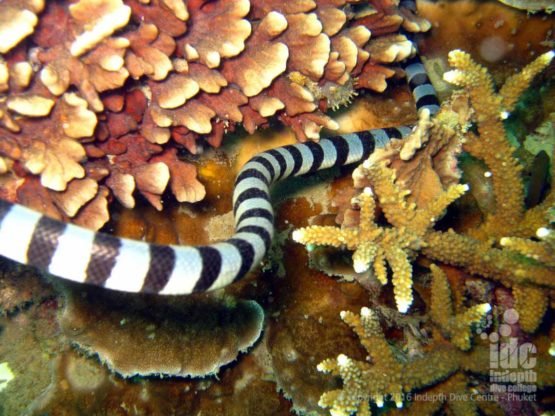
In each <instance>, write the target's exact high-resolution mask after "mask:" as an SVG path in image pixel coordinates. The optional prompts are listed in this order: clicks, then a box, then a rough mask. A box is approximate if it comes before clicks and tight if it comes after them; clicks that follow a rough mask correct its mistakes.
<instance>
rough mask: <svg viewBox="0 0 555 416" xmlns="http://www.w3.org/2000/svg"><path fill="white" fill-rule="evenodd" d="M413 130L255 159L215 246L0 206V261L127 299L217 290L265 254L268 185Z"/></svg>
mask: <svg viewBox="0 0 555 416" xmlns="http://www.w3.org/2000/svg"><path fill="white" fill-rule="evenodd" d="M403 67H404V69H405V71H406V74H407V80H408V83H409V86H410V89H411V91H412V94H413V96H414V99H415V102H416V107H417V110H420V109H422V108H427V109H428V110H429V111H430V112H431V113H435V112H436V111H437V109H438V100H437V97H436V94H435V91H434V89H433V87H432V86H431V84H430V82H429V79H428V77H427V75H426V72H425V70H424V67H423V65H422V63H421V62H420V60H419V59H418V57H416V58H413V59H412V60H410V61H408V62H405V63H404V64H403ZM410 131H411V127H410V126H403V127H396V128H385V129H373V130H369V131H364V132H360V133H351V134H344V135H339V136H335V137H330V138H326V139H321V140H320V141H319V142H317V143H316V142H308V143H302V144H295V145H288V146H283V147H278V148H275V149H271V150H268V151H265V152H262V153H259V154H257V155H256V156H254V157H253V158H252V159H250V160H249V161H248V162H247V163H246V164H245V165H244V166H243V168H242V169H241V171H240V172H239V174H238V176H237V178H236V181H235V188H234V192H233V210H234V216H235V233H234V235H233V236H232V237H231V238H229V239H228V240H225V241H223V242H219V243H216V244H210V245H204V246H180V245H158V244H152V243H148V242H144V241H136V240H129V239H125V238H119V237H116V236H113V235H109V234H105V233H102V232H94V231H92V230H88V229H85V228H82V227H79V226H76V225H72V224H66V223H63V222H61V221H57V220H54V219H51V218H49V217H47V216H45V215H42V214H41V213H39V212H36V211H33V210H31V209H29V208H26V207H24V206H22V205H18V204H15V203H11V202H7V201H3V200H0V255H2V256H5V257H7V258H10V259H12V260H14V261H16V262H19V263H23V264H28V265H31V266H35V267H37V268H39V269H41V270H44V271H47V272H48V273H50V274H52V275H55V276H58V277H61V278H65V279H69V280H72V281H75V282H80V283H87V284H92V285H96V286H102V287H105V288H109V289H114V290H120V291H125V292H145V293H158V294H161V295H177V294H188V293H193V292H202V291H209V290H214V289H218V288H221V287H224V286H227V285H229V284H231V283H233V282H235V281H236V280H238V279H240V278H241V277H243V276H245V275H246V274H247V273H248V272H249V271H250V270H252V269H254V268H256V267H257V265H258V264H259V263H260V261H261V260H262V258H263V257H264V256H265V254H266V253H267V251H268V249H269V248H270V245H271V242H272V237H273V234H274V225H273V220H274V214H273V209H272V204H271V201H270V187H271V185H272V184H274V183H275V182H277V181H282V180H284V179H286V178H289V177H291V176H299V175H306V174H310V173H313V172H316V171H319V170H322V169H328V168H332V167H337V166H344V165H348V164H352V163H356V162H360V161H363V160H365V159H366V158H368V156H369V155H370V154H371V153H372V152H373V151H374V149H375V148H376V147H377V146H380V145H383V144H384V143H386V142H387V141H389V140H390V139H391V138H400V137H404V136H405V135H407V134H408V133H410Z"/></svg>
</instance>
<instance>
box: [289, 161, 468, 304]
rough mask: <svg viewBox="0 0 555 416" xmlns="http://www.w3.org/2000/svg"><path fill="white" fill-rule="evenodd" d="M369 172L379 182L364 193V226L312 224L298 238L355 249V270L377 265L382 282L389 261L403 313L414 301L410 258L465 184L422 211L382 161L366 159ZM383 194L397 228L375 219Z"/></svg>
mask: <svg viewBox="0 0 555 416" xmlns="http://www.w3.org/2000/svg"><path fill="white" fill-rule="evenodd" d="M361 169H362V170H363V173H359V174H362V175H365V176H367V177H368V178H369V179H370V181H371V182H372V184H373V187H374V188H373V190H372V189H370V188H366V189H365V190H364V192H363V193H362V194H361V195H360V196H359V201H358V205H359V206H360V219H359V226H358V227H343V228H341V229H339V228H337V227H329V226H328V227H324V226H311V227H307V228H301V229H298V230H295V231H294V233H293V239H294V240H295V241H297V242H299V243H302V244H316V245H329V246H332V247H345V248H347V249H349V250H354V253H353V268H354V269H355V272H357V273H363V272H365V271H367V270H368V269H369V268H370V266H371V265H372V269H373V272H374V273H375V275H376V277H377V278H378V280H379V281H380V282H381V283H382V284H383V285H385V284H386V283H387V269H386V262H387V264H389V266H390V268H391V270H392V274H393V277H392V282H393V287H394V293H395V302H396V304H397V309H398V310H399V311H400V312H407V310H408V308H409V307H410V305H411V304H412V299H413V297H412V266H411V263H410V260H409V259H410V258H411V257H413V255H414V253H415V252H416V251H417V250H419V249H420V248H421V246H422V244H423V237H424V235H425V233H426V232H427V231H428V229H429V228H431V227H432V226H433V225H434V223H435V219H436V218H438V217H439V216H440V215H441V213H442V212H443V210H444V209H445V208H446V207H447V206H448V205H449V204H450V203H451V202H452V201H454V200H455V199H456V198H458V197H459V196H460V195H461V194H462V193H464V192H465V190H466V187H465V186H464V185H453V186H451V187H450V188H449V189H448V190H447V191H446V192H444V193H443V194H441V195H439V197H438V198H437V200H435V201H433V202H432V203H430V204H429V205H428V206H427V207H425V208H423V209H421V210H416V207H415V205H414V204H409V203H407V201H406V199H405V197H406V195H407V191H406V190H404V189H402V188H400V187H399V186H398V185H397V184H396V183H395V174H394V172H393V171H391V170H390V169H389V168H387V167H385V166H383V165H379V164H376V163H365V164H363V166H362V168H359V170H361ZM373 193H375V194H376V195H377V197H378V198H379V201H380V206H381V208H382V210H383V211H384V214H385V216H386V218H387V220H388V222H389V223H390V224H391V225H392V227H387V228H385V227H379V226H378V225H377V224H376V223H375V219H374V210H375V202H374V197H373Z"/></svg>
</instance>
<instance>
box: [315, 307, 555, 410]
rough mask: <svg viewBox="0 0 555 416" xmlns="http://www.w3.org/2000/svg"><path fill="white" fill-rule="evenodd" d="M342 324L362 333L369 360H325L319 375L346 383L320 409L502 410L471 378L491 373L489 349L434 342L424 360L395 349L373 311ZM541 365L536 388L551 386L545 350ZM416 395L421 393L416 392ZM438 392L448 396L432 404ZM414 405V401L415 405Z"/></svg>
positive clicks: (327, 395)
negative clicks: (388, 405)
mask: <svg viewBox="0 0 555 416" xmlns="http://www.w3.org/2000/svg"><path fill="white" fill-rule="evenodd" d="M341 319H342V320H343V321H344V322H345V323H347V324H348V325H349V326H350V327H351V328H352V329H353V331H354V332H355V333H356V334H357V336H358V338H359V340H360V342H361V344H362V345H363V346H364V348H365V350H366V351H367V352H368V354H369V355H368V357H367V358H366V360H365V361H360V360H356V359H353V358H350V357H348V356H347V355H345V354H339V355H338V356H337V358H335V359H331V358H330V359H326V360H324V361H322V362H321V363H320V364H318V370H319V371H321V372H324V373H331V374H332V375H335V376H339V377H340V378H341V380H342V381H343V386H342V388H340V389H335V390H331V391H327V392H326V393H324V394H323V395H322V396H321V398H320V403H319V404H320V405H321V406H322V407H326V408H330V414H332V415H333V416H347V415H351V414H353V413H356V414H357V415H359V416H362V415H371V414H372V411H371V407H370V403H375V404H376V406H377V407H378V408H381V407H383V406H384V404H385V401H386V400H388V399H390V400H392V401H393V402H395V404H396V407H397V408H398V409H400V408H402V407H404V405H405V404H406V403H405V402H406V401H408V402H409V403H408V407H407V409H406V414H434V413H435V412H437V411H438V410H439V409H440V408H441V407H442V406H443V404H444V402H447V404H448V406H449V408H450V411H451V412H452V414H454V415H461V416H462V415H468V414H476V413H477V411H478V408H480V410H482V411H487V410H495V412H496V414H499V412H500V411H501V409H500V406H499V404H496V403H487V401H489V399H488V393H486V392H483V391H482V392H480V391H477V389H476V387H471V379H470V377H469V376H470V375H471V374H478V375H480V374H481V375H485V374H487V373H488V372H489V364H490V348H489V347H488V346H486V345H484V344H481V345H479V346H476V347H475V348H473V349H472V350H471V351H469V352H463V351H461V350H459V349H458V348H455V347H454V346H453V345H452V344H446V343H444V342H442V341H435V342H434V343H433V344H431V345H429V346H426V347H425V348H424V350H423V352H422V353H421V354H420V355H418V356H413V357H409V356H406V355H404V354H400V353H399V352H398V350H396V349H394V347H393V346H392V345H390V343H389V342H388V340H387V339H386V337H385V335H384V332H383V330H382V328H381V325H380V322H379V320H378V318H377V316H376V314H375V312H373V311H372V310H371V309H369V308H367V307H363V308H362V309H361V312H360V314H354V313H352V312H347V311H344V312H342V313H341ZM467 325H469V323H468V322H467ZM537 360H538V364H539V366H538V374H537V376H538V377H537V380H536V385H537V387H540V388H542V387H545V386H549V385H551V384H552V383H553V375H552V374H551V373H550V372H551V371H553V360H552V359H551V358H550V357H549V356H548V355H547V354H546V351H541V353H539V354H538V356H537ZM540 363H541V364H540ZM540 366H546V367H544V368H542V367H540ZM492 382H495V381H494V380H492ZM414 390H418V392H417V393H412V392H413V391H414ZM438 391H439V392H445V394H444V395H439V396H434V397H435V399H434V400H431V396H430V395H431V394H434V392H438ZM480 397H483V398H480ZM411 400H414V402H412V403H411ZM430 400H431V401H432V403H430ZM497 400H499V399H497ZM391 413H392V414H396V413H400V411H399V410H397V411H395V410H394V411H392V412H391ZM403 414H405V412H403ZM486 414H490V413H489V412H486Z"/></svg>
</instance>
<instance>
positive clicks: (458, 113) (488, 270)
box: [294, 51, 555, 331]
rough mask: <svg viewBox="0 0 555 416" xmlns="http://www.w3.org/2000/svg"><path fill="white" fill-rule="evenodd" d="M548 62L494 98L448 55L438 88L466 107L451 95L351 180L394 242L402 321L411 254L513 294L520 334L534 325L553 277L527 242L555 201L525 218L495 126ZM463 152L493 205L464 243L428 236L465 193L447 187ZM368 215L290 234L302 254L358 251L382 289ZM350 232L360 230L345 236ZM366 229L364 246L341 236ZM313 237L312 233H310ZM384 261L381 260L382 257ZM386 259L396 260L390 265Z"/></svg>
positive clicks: (513, 164) (500, 130)
mask: <svg viewBox="0 0 555 416" xmlns="http://www.w3.org/2000/svg"><path fill="white" fill-rule="evenodd" d="M553 56H554V53H553V52H548V53H546V54H544V55H542V56H540V57H539V58H537V59H536V60H535V61H534V62H533V63H531V64H530V65H528V66H527V67H526V68H524V69H523V70H522V71H521V72H520V73H518V74H516V75H514V76H512V77H510V78H509V79H508V80H507V81H506V83H505V85H504V86H503V87H502V88H501V89H500V90H499V93H498V94H497V93H495V91H494V89H493V82H492V80H491V78H490V76H489V74H488V73H487V71H486V70H485V69H484V68H482V67H481V66H479V65H478V64H476V63H474V61H472V59H471V58H470V56H469V55H467V54H465V53H463V52H461V51H454V52H452V53H451V54H450V61H451V63H452V65H453V66H455V68H457V69H456V70H455V71H452V72H450V73H447V74H446V78H447V79H449V80H451V81H452V82H456V83H457V84H459V85H461V86H464V88H465V93H466V97H465V96H464V95H460V94H459V95H456V96H455V97H454V98H453V99H452V100H451V102H449V103H445V104H444V105H443V106H442V109H441V111H440V113H439V114H438V115H437V116H436V117H435V118H434V119H433V120H432V122H431V123H430V122H429V121H428V120H427V115H426V114H422V115H421V117H422V119H421V122H420V123H419V126H418V128H417V129H416V130H415V131H414V132H413V134H412V135H411V136H410V137H409V138H407V139H404V140H401V141H393V142H392V143H391V144H390V145H388V146H387V147H386V148H385V149H383V150H378V151H376V152H375V153H374V154H373V155H372V156H371V158H370V159H369V160H368V161H367V162H365V163H364V164H363V166H362V167H360V168H358V169H357V170H356V171H355V174H354V175H353V177H354V179H355V186H356V187H358V188H359V189H364V188H365V187H368V186H370V187H372V190H373V192H374V193H375V194H376V195H377V196H378V199H379V202H380V208H381V209H382V211H383V213H384V216H385V218H386V219H387V221H388V223H389V224H390V225H392V226H393V229H392V230H389V229H388V230H387V233H384V236H385V235H389V234H391V233H394V234H395V235H399V236H400V239H399V240H393V241H396V245H395V243H394V244H393V246H394V247H396V250H397V251H396V252H394V251H392V250H391V248H389V255H387V254H386V255H385V258H386V259H387V261H388V263H389V264H390V266H391V269H392V271H393V284H394V288H395V296H396V302H397V307H398V309H399V310H401V311H406V309H407V308H408V306H410V303H411V299H412V298H411V297H408V296H407V295H406V294H405V295H403V296H402V295H401V291H402V290H400V289H398V286H399V285H400V283H399V282H400V281H403V282H405V283H403V288H404V289H403V291H406V289H407V288H410V287H411V283H410V282H411V280H412V269H411V266H410V262H409V258H410V257H411V256H412V255H414V253H415V252H417V251H419V252H421V253H422V254H424V255H426V256H427V257H429V258H431V259H434V260H436V261H441V262H444V263H448V264H452V265H456V266H462V267H463V268H464V269H466V270H467V271H468V272H470V273H472V274H478V275H480V276H484V277H487V278H492V279H495V280H498V281H501V282H502V283H503V284H505V285H508V286H512V287H514V290H515V294H516V295H517V296H516V297H517V308H518V309H519V312H520V314H521V317H522V319H521V324H522V325H523V328H524V329H525V330H527V331H533V330H534V329H535V328H536V327H537V326H538V324H539V323H540V321H541V318H542V316H543V314H544V313H545V310H546V307H547V292H546V291H545V290H544V287H553V285H554V283H553V282H554V281H555V279H554V278H555V270H554V269H553V266H552V261H551V258H550V253H551V248H550V247H549V246H548V244H547V243H546V242H543V243H542V242H537V241H532V240H530V238H533V237H535V233H536V230H537V229H539V228H540V227H544V226H546V225H547V224H548V220H547V212H548V210H549V208H550V207H551V206H552V205H553V198H555V196H554V193H553V192H550V193H549V194H548V195H547V196H546V198H545V199H544V201H542V202H541V203H540V204H538V205H536V206H534V207H532V208H529V209H526V208H525V203H524V196H525V190H524V185H523V181H522V179H521V177H520V173H521V171H522V167H521V165H520V163H519V161H518V160H517V159H516V158H515V157H514V156H513V152H514V149H513V147H512V146H511V144H510V143H509V142H508V140H507V138H506V133H505V128H504V126H503V118H505V117H506V116H507V114H508V111H511V110H512V109H513V107H514V105H515V104H516V102H517V99H518V97H519V96H520V95H521V93H522V92H523V91H524V90H525V89H526V88H527V86H528V85H529V84H530V82H531V81H532V79H533V78H534V76H535V75H536V74H538V73H539V72H540V71H541V70H542V69H544V68H545V67H546V66H547V65H548V64H549V63H550V61H551V59H552V58H553ZM469 105H470V107H469ZM468 121H475V122H476V124H477V127H478V133H479V135H477V134H475V133H473V132H472V130H470V129H469V128H468ZM461 142H462V143H463V149H464V150H466V151H467V152H468V153H470V154H471V155H473V156H474V157H476V158H478V159H481V160H483V162H484V163H485V165H486V166H487V168H488V172H489V173H488V176H489V177H491V179H492V182H493V195H494V199H495V203H494V204H492V205H493V211H491V212H485V213H484V216H485V220H484V221H483V223H482V224H480V225H479V226H477V227H475V228H472V229H469V230H467V231H465V232H464V233H456V232H455V231H453V230H452V229H449V230H448V231H436V230H434V228H433V225H434V222H435V221H436V220H437V219H438V217H439V216H440V215H441V213H442V211H443V210H444V209H445V208H446V207H447V206H448V205H449V204H450V203H451V202H452V201H453V200H455V199H456V198H457V197H458V196H460V195H461V194H462V192H463V187H462V185H456V186H455V185H452V184H453V182H456V180H457V179H458V175H457V174H456V165H455V163H454V162H455V158H454V156H455V155H456V154H457V152H458V151H459V150H458V149H459V148H460V145H461ZM457 143H458V144H457ZM383 161H391V166H392V167H393V168H394V169H395V170H396V171H397V172H399V174H400V175H401V180H398V181H397V182H398V183H395V182H394V181H393V180H391V179H390V178H391V173H389V179H388V176H387V174H385V172H387V171H388V169H389V168H385V167H380V163H383ZM377 173H379V174H377ZM415 176H417V177H418V179H419V180H418V181H413V180H412V178H411V177H415ZM426 188H430V189H432V191H431V196H430V195H424V196H423V195H422V191H421V190H422V189H426ZM444 189H446V191H445V190H444ZM428 192H430V191H428ZM364 194H365V192H364V191H363V192H362V194H361V196H360V197H359V199H360V200H364V199H365V198H367V196H364ZM365 203H366V202H365ZM370 208H371V210H372V211H370ZM369 212H373V207H368V208H366V207H365V206H364V204H360V212H359V213H358V214H357V216H353V215H347V216H346V218H351V219H352V218H353V217H354V218H355V222H354V224H352V223H349V224H347V225H344V227H343V228H342V229H339V228H335V229H334V228H333V227H332V228H325V229H322V228H319V227H309V228H308V229H307V230H301V231H298V232H297V233H296V234H295V235H294V238H296V239H297V240H298V241H301V242H304V243H308V244H331V245H334V246H335V247H338V246H346V247H347V248H349V249H355V248H357V247H363V248H364V254H363V256H364V259H365V262H366V263H364V264H365V265H368V264H369V262H374V271H375V272H376V275H377V277H378V278H379V280H380V281H382V282H384V281H385V278H384V276H385V267H384V266H385V264H384V261H383V257H382V258H380V256H379V255H378V254H379V252H380V250H383V248H382V247H383V244H384V243H383V242H382V241H381V240H380V239H381V238H382V236H381V235H380V234H379V232H378V231H374V230H375V229H376V230H380V228H376V226H375V225H374V223H373V221H374V217H373V214H370V215H369ZM357 222H358V224H359V225H358V228H357V227H353V225H356V223H357ZM367 228H368V230H369V231H365V232H364V236H365V237H363V238H362V239H361V240H360V241H357V240H356V239H354V238H353V237H352V236H351V235H347V232H348V233H351V234H353V235H354V236H358V235H359V231H358V229H361V230H363V229H364V230H366V229H367ZM311 229H312V230H313V231H309V230H311ZM542 229H543V228H542ZM371 231H372V232H371ZM311 233H312V234H311ZM541 233H542V232H540V234H541ZM360 235H361V236H362V235H363V234H360ZM355 243H356V244H355ZM532 247H534V249H533V248H532ZM407 248H408V249H409V251H408V252H407ZM532 250H534V251H533V252H532ZM515 251H517V252H520V253H522V254H523V255H524V256H527V258H526V257H523V255H521V254H517V253H516V252H515ZM540 251H541V252H540ZM385 252H386V253H388V251H387V250H386V251H385ZM361 253H362V252H361V251H355V255H354V260H355V267H356V269H357V271H363V270H364V268H363V267H359V264H362V263H360V260H357V258H358V257H361V256H362V255H361ZM393 253H396V254H395V256H394V255H393ZM409 253H410V254H409ZM375 259H376V260H375ZM400 265H403V267H402V270H404V271H405V273H404V275H403V278H402V279H399V278H397V277H396V276H400V275H401V273H400V270H401V267H400ZM396 282H397V283H396ZM532 299H533V301H532Z"/></svg>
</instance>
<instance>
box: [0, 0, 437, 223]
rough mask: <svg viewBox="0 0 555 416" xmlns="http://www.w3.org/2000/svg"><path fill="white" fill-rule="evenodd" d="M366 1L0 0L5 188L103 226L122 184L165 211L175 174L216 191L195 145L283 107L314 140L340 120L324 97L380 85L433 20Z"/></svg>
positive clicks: (131, 200)
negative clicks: (199, 164) (189, 156)
mask: <svg viewBox="0 0 555 416" xmlns="http://www.w3.org/2000/svg"><path fill="white" fill-rule="evenodd" d="M359 3H361V2H358V1H355V0H340V1H328V0H319V1H317V2H314V1H310V2H306V1H292V2H287V4H282V3H281V2H273V1H262V0H253V1H249V0H241V1H231V0H218V1H210V2H209V1H206V0H198V1H197V0H195V1H188V2H176V1H164V0H156V1H154V0H153V1H138V0H129V1H126V2H123V1H122V0H101V1H91V0H80V1H77V2H73V3H71V4H69V2H48V3H46V2H43V1H35V2H31V1H15V0H14V1H12V0H10V1H5V2H2V4H1V5H0V11H1V13H0V15H1V17H0V38H1V41H0V53H1V55H0V135H1V137H2V146H1V147H0V173H2V174H3V181H2V185H1V186H0V192H1V193H2V195H3V197H4V198H6V199H9V200H11V201H16V202H22V203H25V204H28V205H30V206H32V207H34V208H39V209H41V210H42V211H46V212H47V213H48V214H49V215H51V216H54V217H57V218H62V219H64V220H71V221H74V222H76V223H79V224H81V225H85V226H89V227H92V228H95V229H98V228H100V227H101V226H102V225H103V224H105V223H106V222H107V220H108V219H109V215H108V211H107V204H108V203H109V202H110V201H111V200H112V199H113V198H112V196H113V197H115V199H117V200H118V201H119V202H120V203H121V204H122V205H123V206H124V207H127V208H132V207H134V205H135V196H136V194H137V193H140V194H141V195H142V196H143V197H145V198H146V199H147V200H148V201H149V202H150V203H151V204H152V205H153V206H154V207H156V208H157V209H159V210H161V209H162V195H163V194H164V192H165V191H166V188H168V187H171V192H172V193H173V195H174V196H175V198H176V199H177V200H178V201H179V202H197V201H199V200H201V199H203V198H204V196H205V193H206V192H205V188H204V186H203V184H201V183H200V182H199V180H198V179H197V172H196V167H195V165H193V164H192V163H190V162H187V161H184V160H183V159H182V158H181V153H182V152H183V150H182V149H183V148H185V149H186V150H187V151H188V152H190V153H193V154H195V153H198V152H200V151H201V150H202V147H203V144H204V142H207V143H208V144H210V145H212V146H216V147H217V146H219V145H220V143H221V141H222V138H223V136H224V134H225V133H227V132H230V131H233V130H235V128H236V126H237V125H239V124H241V125H242V126H243V127H244V128H245V129H246V130H247V131H248V132H249V133H252V132H254V131H255V130H256V129H257V128H260V127H265V126H268V125H269V122H270V118H272V117H276V118H278V119H279V120H280V121H281V122H282V123H284V124H285V125H287V126H290V127H291V128H292V129H293V131H294V132H295V134H296V136H297V138H298V139H299V140H315V139H316V140H317V139H318V138H319V134H320V130H321V128H322V127H326V128H328V129H336V128H337V123H336V122H335V121H333V120H332V119H331V118H330V117H329V116H327V115H325V113H324V111H325V110H326V109H327V108H336V107H337V106H339V105H343V104H347V103H348V102H349V101H350V98H351V97H352V96H354V95H356V90H357V89H371V90H375V91H380V92H381V91H383V90H384V89H385V88H386V86H387V83H386V79H387V78H390V77H392V76H393V75H394V74H395V71H394V70H393V69H392V68H389V65H390V64H392V63H395V62H398V61H401V60H403V59H405V58H406V57H408V56H410V55H412V54H413V53H414V48H413V46H412V43H411V42H409V41H408V39H407V37H406V36H405V35H402V34H399V30H400V29H401V28H403V29H404V30H407V31H409V32H420V31H425V30H428V29H429V27H430V25H429V24H428V23H427V22H426V21H425V20H423V19H420V18H418V17H416V16H415V15H414V14H413V13H412V12H411V11H409V10H402V9H399V7H398V4H397V2H396V1H392V0H386V1H372V2H370V4H359ZM207 34H210V35H209V36H207ZM295 74H297V77H295ZM299 77H300V78H302V79H303V80H304V81H303V82H298V81H296V80H295V79H296V78H299ZM37 177H39V178H40V183H41V186H42V187H44V189H43V190H40V191H39V192H38V196H35V197H33V196H32V194H33V193H35V191H36V190H37V184H36V183H35V179H36V178H37ZM77 181H83V182H81V185H80V186H79V189H86V192H84V194H86V197H80V198H76V194H78V193H77V192H72V191H71V189H70V188H71V187H72V184H73V183H74V182H77ZM168 185H169V186H168ZM65 194H68V195H65ZM68 200H70V201H68ZM60 201H62V202H60Z"/></svg>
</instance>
